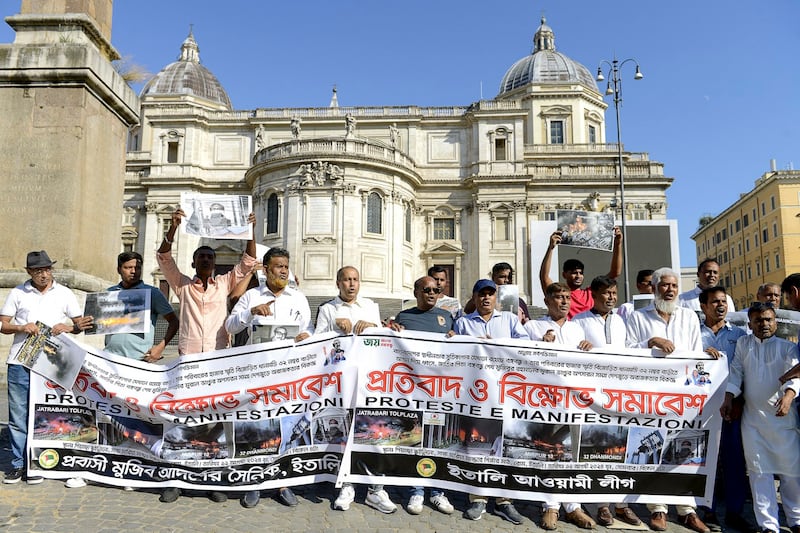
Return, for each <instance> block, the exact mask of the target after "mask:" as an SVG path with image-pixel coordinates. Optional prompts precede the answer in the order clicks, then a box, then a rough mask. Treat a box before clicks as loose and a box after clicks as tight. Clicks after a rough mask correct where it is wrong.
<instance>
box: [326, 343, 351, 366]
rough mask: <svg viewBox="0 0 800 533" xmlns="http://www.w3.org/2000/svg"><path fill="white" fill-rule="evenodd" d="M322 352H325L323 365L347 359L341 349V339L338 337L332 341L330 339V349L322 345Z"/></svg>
mask: <svg viewBox="0 0 800 533" xmlns="http://www.w3.org/2000/svg"><path fill="white" fill-rule="evenodd" d="M322 352H323V353H324V354H325V365H324V366H328V365H335V364H337V363H341V362H342V361H346V360H347V357H346V356H345V353H344V350H343V349H342V341H340V340H339V339H333V341H331V347H330V349H328V347H327V346H323V347H322Z"/></svg>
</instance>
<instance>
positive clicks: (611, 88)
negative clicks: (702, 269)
mask: <svg viewBox="0 0 800 533" xmlns="http://www.w3.org/2000/svg"><path fill="white" fill-rule="evenodd" d="M625 63H633V64H635V65H636V73H635V74H634V75H633V79H634V80H641V79H642V78H644V76H643V75H642V72H641V70H639V63H638V62H637V61H636V60H635V59H633V58H628V59H624V60H622V61H619V60H617V58H616V57H614V59H612V60H611V61H608V60H605V59H604V60H602V61H601V62H600V66H598V67H597V81H604V80H605V79H606V78H605V77H604V76H603V66H606V67H607V68H608V70H607V71H606V75H607V76H608V77H609V80H608V85H607V86H606V95H608V96H610V95H614V109H615V110H616V115H617V165H618V166H619V200H620V206H619V207H620V213H621V216H620V218H621V219H622V269H623V270H622V275H623V279H624V280H625V298H626V299H630V298H631V293H630V286H629V285H630V284H629V283H628V228H627V225H626V223H625V171H624V169H623V166H622V132H621V131H620V130H621V126H620V121H619V104H620V103H622V79H621V78H620V77H619V71H620V69H621V68H622V66H623V65H624V64H625Z"/></svg>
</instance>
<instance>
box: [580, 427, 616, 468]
mask: <svg viewBox="0 0 800 533" xmlns="http://www.w3.org/2000/svg"><path fill="white" fill-rule="evenodd" d="M627 442H628V428H627V427H623V426H609V425H605V424H591V425H584V426H583V427H582V428H581V443H580V453H579V458H580V459H579V461H580V462H587V463H624V462H625V451H626V449H627Z"/></svg>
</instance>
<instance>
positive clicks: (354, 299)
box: [314, 266, 397, 514]
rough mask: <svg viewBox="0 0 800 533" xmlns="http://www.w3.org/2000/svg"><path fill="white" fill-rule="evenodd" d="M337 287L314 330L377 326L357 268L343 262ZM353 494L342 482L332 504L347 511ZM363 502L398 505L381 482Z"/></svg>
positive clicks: (383, 507)
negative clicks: (363, 291)
mask: <svg viewBox="0 0 800 533" xmlns="http://www.w3.org/2000/svg"><path fill="white" fill-rule="evenodd" d="M336 287H337V288H338V289H339V294H338V295H337V296H336V297H335V298H334V299H332V300H328V301H327V302H325V303H323V304H322V305H321V306H319V311H318V312H317V324H316V326H315V327H314V333H315V334H317V333H327V332H329V331H335V332H337V333H339V334H341V335H350V334H353V335H361V334H362V333H363V332H364V330H365V329H367V328H374V327H378V326H379V325H380V324H381V312H380V309H379V308H378V304H376V303H375V302H373V301H372V300H370V299H369V298H365V297H363V296H359V294H358V293H359V292H360V291H361V276H360V274H359V272H358V269H356V268H355V267H352V266H344V267H342V268H340V269H339V270H338V271H337V272H336ZM355 497H356V491H355V488H354V487H353V484H352V483H343V484H342V488H341V489H340V490H339V494H338V495H337V497H336V500H335V501H334V502H333V508H334V509H336V510H339V511H347V510H349V509H350V504H352V503H353V501H354V500H355ZM364 503H366V504H367V505H369V506H370V507H372V508H373V509H377V510H378V511H380V512H382V513H387V514H388V513H393V512H395V511H396V510H397V506H396V505H395V504H394V502H392V500H391V499H390V498H389V494H388V493H387V492H386V491H385V490H384V489H383V485H369V487H368V488H367V497H366V499H365V500H364Z"/></svg>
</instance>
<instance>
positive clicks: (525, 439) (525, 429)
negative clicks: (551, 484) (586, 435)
mask: <svg viewBox="0 0 800 533" xmlns="http://www.w3.org/2000/svg"><path fill="white" fill-rule="evenodd" d="M579 441H580V426H574V425H569V424H543V423H541V422H528V421H526V420H506V422H505V427H504V430H503V457H510V458H512V459H528V460H532V461H557V462H569V461H573V460H574V459H575V448H577V445H578V442H579Z"/></svg>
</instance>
